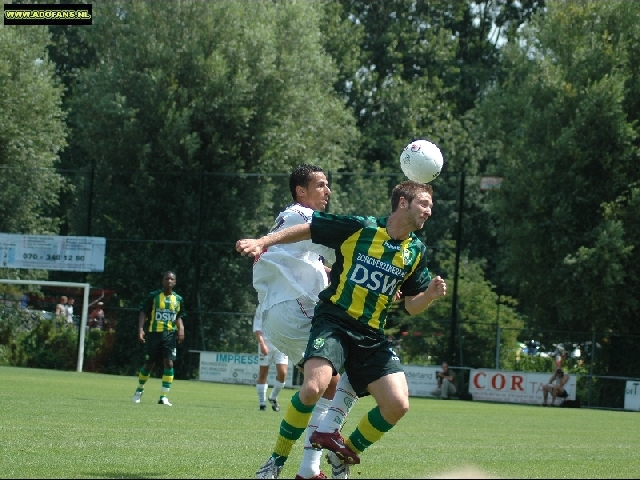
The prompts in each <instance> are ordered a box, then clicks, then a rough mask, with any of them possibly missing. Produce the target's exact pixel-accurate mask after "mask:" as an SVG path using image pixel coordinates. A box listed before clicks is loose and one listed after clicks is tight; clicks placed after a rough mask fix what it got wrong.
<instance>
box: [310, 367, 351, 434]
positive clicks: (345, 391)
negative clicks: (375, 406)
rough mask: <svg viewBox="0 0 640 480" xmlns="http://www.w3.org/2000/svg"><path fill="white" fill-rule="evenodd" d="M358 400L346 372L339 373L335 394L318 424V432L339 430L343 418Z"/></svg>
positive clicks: (343, 420)
mask: <svg viewBox="0 0 640 480" xmlns="http://www.w3.org/2000/svg"><path fill="white" fill-rule="evenodd" d="M357 401H358V397H357V395H356V392H355V390H354V389H353V387H352V386H351V383H349V378H348V377H347V374H346V373H345V374H343V375H340V380H338V385H337V386H336V394H335V395H334V396H333V400H332V401H331V406H330V407H329V412H328V413H327V415H325V416H324V417H323V420H322V421H321V422H320V425H318V431H319V432H334V431H336V430H338V431H340V428H341V427H342V425H343V424H344V422H345V419H346V417H347V415H348V414H349V412H350V411H351V409H352V408H353V406H354V405H355V404H356V402H357Z"/></svg>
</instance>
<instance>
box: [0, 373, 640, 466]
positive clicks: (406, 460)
mask: <svg viewBox="0 0 640 480" xmlns="http://www.w3.org/2000/svg"><path fill="white" fill-rule="evenodd" d="M136 384H137V379H136V378H135V377H119V376H113V375H100V374H92V373H76V372H60V371H54V370H40V369H25V368H12V367H0V385H1V387H0V402H1V403H0V406H1V409H0V465H1V469H0V472H1V473H0V476H1V477H2V478H251V477H253V476H254V474H255V471H256V469H257V468H258V467H259V466H260V465H261V464H262V463H263V462H264V461H265V460H266V458H267V457H268V456H269V454H270V453H271V450H272V448H273V443H274V441H275V438H276V433H277V429H278V426H279V423H280V420H281V419H282V414H283V411H284V408H283V411H281V412H279V413H275V412H272V411H271V410H270V409H269V411H267V412H260V411H258V408H257V396H256V391H255V387H253V386H246V385H226V384H215V383H208V382H198V381H180V380H177V381H175V382H174V385H173V388H172V389H171V393H170V395H169V398H170V399H171V402H172V403H173V407H163V406H161V405H157V403H156V402H157V400H158V396H159V391H160V380H159V379H157V378H152V379H150V380H149V382H148V383H147V388H146V393H145V396H144V397H143V400H142V403H141V404H140V405H134V404H133V403H132V402H131V396H132V395H133V392H134V390H135V387H136ZM292 393H293V390H290V389H285V390H284V391H283V392H282V394H281V396H280V400H281V403H282V404H283V405H286V401H287V400H288V399H289V398H290V396H291V394H292ZM373 405H374V403H373V400H372V399H371V398H370V397H367V398H363V399H361V400H360V401H359V402H358V403H357V405H356V407H355V408H354V411H353V412H352V414H351V415H350V420H348V422H347V425H346V426H345V430H344V432H343V433H345V434H348V433H350V432H351V431H352V430H353V428H355V426H356V425H357V422H358V421H359V419H360V417H361V416H362V415H364V414H365V413H366V412H367V411H368V410H369V409H371V408H372V407H373ZM639 427H640V416H638V414H637V413H634V412H619V411H616V412H614V411H604V410H591V409H585V408H582V409H562V408H541V407H535V406H526V405H509V404H491V403H481V402H462V401H441V400H433V399H422V398H412V399H411V409H410V411H409V413H408V414H407V416H406V417H405V418H404V419H402V420H401V421H400V423H399V424H398V425H397V426H396V427H395V428H394V429H393V430H391V431H390V432H389V433H388V434H386V435H385V436H384V437H383V438H382V440H381V441H380V442H378V443H376V444H374V445H373V446H372V447H371V448H370V449H368V450H367V451H366V452H365V453H364V454H363V455H362V464H361V465H359V466H356V467H353V468H352V478H428V477H432V476H436V475H439V474H442V473H443V472H445V471H451V470H454V469H459V468H463V467H471V468H475V469H477V470H480V471H481V472H483V473H484V474H486V475H490V476H495V477H503V478H552V477H556V478H558V477H565V478H567V477H568V478H623V477H626V478H638V474H639V473H640V435H639V430H640V428H639ZM301 456H302V448H301V441H299V442H298V444H296V446H295V447H294V451H293V454H292V456H291V457H290V459H289V461H288V463H287V464H286V466H285V469H284V471H283V472H282V475H281V478H293V477H294V476H295V474H296V472H297V467H298V463H299V461H300V458H301ZM323 465H324V464H323ZM323 468H324V467H323ZM325 471H326V473H327V474H328V473H329V468H328V466H327V467H326V468H325Z"/></svg>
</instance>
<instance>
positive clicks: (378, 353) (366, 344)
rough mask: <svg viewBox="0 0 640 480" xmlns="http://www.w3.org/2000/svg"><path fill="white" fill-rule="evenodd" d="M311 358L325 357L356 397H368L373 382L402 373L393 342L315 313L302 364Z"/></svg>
mask: <svg viewBox="0 0 640 480" xmlns="http://www.w3.org/2000/svg"><path fill="white" fill-rule="evenodd" d="M312 357H321V358H326V359H327V360H329V362H331V365H332V366H333V370H334V371H333V374H334V375H335V374H336V373H337V372H340V371H341V370H342V368H343V367H344V371H345V372H346V373H347V375H348V376H349V382H350V383H351V386H352V387H353V389H354V390H355V392H356V394H357V395H358V396H359V397H364V396H366V395H369V392H368V391H367V387H368V386H369V384H371V383H372V382H375V381H376V380H378V379H380V378H382V377H384V376H386V375H390V374H392V373H397V372H403V371H404V370H403V369H402V364H401V363H400V357H399V356H398V355H397V354H396V352H395V351H394V350H393V345H392V343H391V342H390V341H389V340H387V338H386V337H384V336H383V335H382V334H380V333H378V332H375V331H373V330H371V329H370V328H368V327H366V326H364V325H362V324H361V323H358V322H357V321H355V320H350V319H345V318H342V317H340V316H337V315H333V314H331V313H330V312H327V309H324V308H322V309H320V311H318V310H316V314H315V315H314V317H313V322H312V324H311V332H310V333H309V342H308V343H307V349H306V351H305V353H304V358H303V359H302V362H304V361H306V360H308V359H309V358H312Z"/></svg>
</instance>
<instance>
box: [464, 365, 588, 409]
mask: <svg viewBox="0 0 640 480" xmlns="http://www.w3.org/2000/svg"><path fill="white" fill-rule="evenodd" d="M552 375H553V374H551V373H532V372H507V371H503V370H471V372H470V378H469V393H470V394H471V395H473V399H474V400H486V401H491V402H507V403H529V404H541V403H542V402H543V393H542V386H543V385H544V384H546V383H548V382H549V379H550V378H551V376H552ZM565 390H566V391H567V393H568V394H569V396H568V397H567V399H569V400H575V399H576V377H575V375H570V377H569V382H568V383H567V384H566V385H565ZM547 403H551V395H549V398H548V400H547ZM557 404H559V402H558V400H556V405H557Z"/></svg>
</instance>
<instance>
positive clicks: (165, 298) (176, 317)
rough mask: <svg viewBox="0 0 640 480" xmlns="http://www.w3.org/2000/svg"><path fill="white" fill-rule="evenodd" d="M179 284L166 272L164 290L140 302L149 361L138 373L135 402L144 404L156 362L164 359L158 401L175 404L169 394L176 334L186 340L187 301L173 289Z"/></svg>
mask: <svg viewBox="0 0 640 480" xmlns="http://www.w3.org/2000/svg"><path fill="white" fill-rule="evenodd" d="M175 285H176V274H175V273H173V272H170V271H168V272H165V273H164V274H163V275H162V289H160V290H155V291H153V292H151V293H150V294H149V295H147V298H145V299H144V300H143V301H142V303H141V304H140V316H139V317H138V340H139V341H140V342H141V343H143V344H144V350H145V355H144V360H145V364H144V365H143V366H142V368H140V371H139V372H138V388H137V389H136V393H135V394H134V396H133V403H140V400H141V398H142V394H143V393H144V384H145V383H147V380H149V376H150V375H151V372H152V371H153V367H154V366H155V364H156V361H157V360H158V359H160V358H162V361H163V364H164V371H163V374H162V388H161V394H160V399H159V400H158V403H159V404H160V405H167V406H169V407H170V406H171V403H170V402H169V399H168V398H167V393H169V390H170V389H171V383H173V362H174V361H175V360H176V336H177V341H178V342H179V343H182V341H183V340H184V324H183V323H182V319H183V318H184V317H185V316H186V312H185V308H184V300H183V299H182V297H181V296H180V295H178V294H177V293H176V292H174V291H173V287H175ZM147 319H149V327H148V329H147V332H145V330H144V324H145V322H146V320H147Z"/></svg>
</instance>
